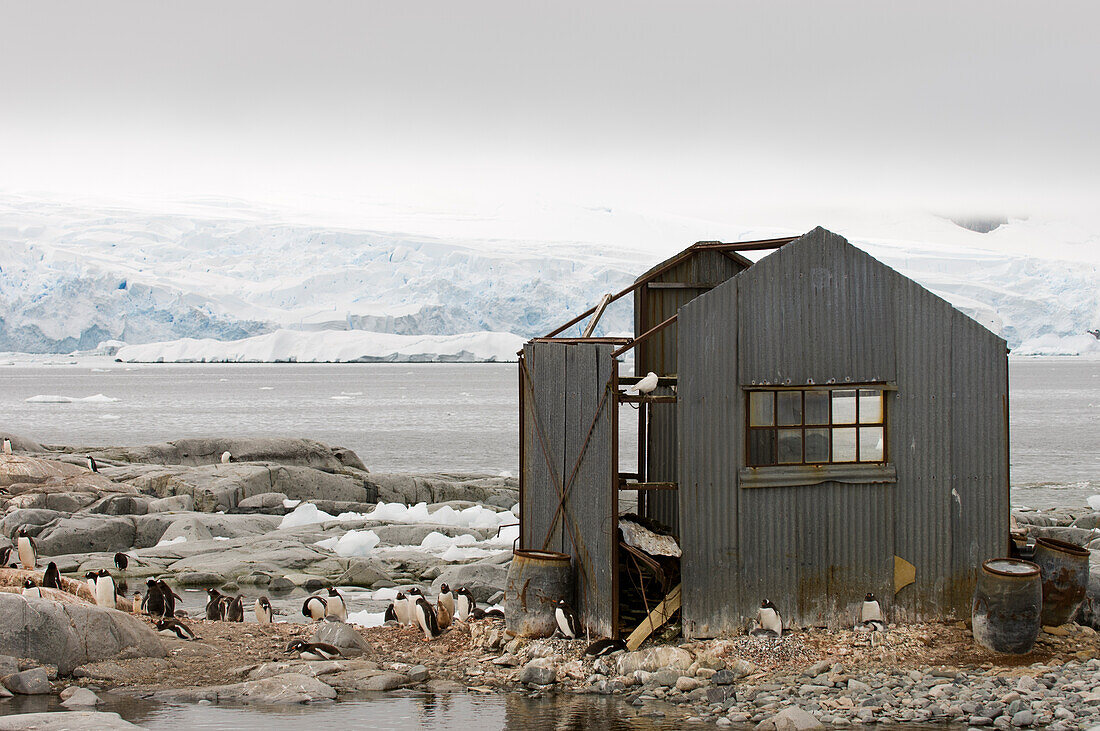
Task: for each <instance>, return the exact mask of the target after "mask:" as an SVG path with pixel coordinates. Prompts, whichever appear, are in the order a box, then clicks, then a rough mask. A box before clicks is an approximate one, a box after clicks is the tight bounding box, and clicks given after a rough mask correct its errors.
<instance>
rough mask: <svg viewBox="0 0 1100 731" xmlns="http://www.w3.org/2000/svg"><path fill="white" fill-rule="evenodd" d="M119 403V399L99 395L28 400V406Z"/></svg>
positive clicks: (32, 397)
mask: <svg viewBox="0 0 1100 731" xmlns="http://www.w3.org/2000/svg"><path fill="white" fill-rule="evenodd" d="M115 401H118V399H117V398H113V397H111V396H104V395H103V394H101V393H97V394H96V395H95V396H85V397H83V398H81V397H79V396H57V395H55V394H39V395H37V396H31V397H30V398H28V399H26V403H28V404H109V403H114V402H115Z"/></svg>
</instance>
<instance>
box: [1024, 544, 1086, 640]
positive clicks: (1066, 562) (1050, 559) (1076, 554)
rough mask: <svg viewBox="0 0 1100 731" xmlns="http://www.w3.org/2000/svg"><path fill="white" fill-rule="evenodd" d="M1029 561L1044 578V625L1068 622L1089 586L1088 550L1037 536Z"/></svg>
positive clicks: (1075, 613) (1078, 607)
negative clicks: (1037, 567)
mask: <svg viewBox="0 0 1100 731" xmlns="http://www.w3.org/2000/svg"><path fill="white" fill-rule="evenodd" d="M1032 560H1033V561H1034V562H1035V563H1037V564H1038V565H1039V571H1040V572H1041V574H1042V577H1043V618H1042V622H1043V624H1044V625H1047V626H1053V627H1056V626H1058V625H1060V624H1065V623H1066V622H1069V621H1071V620H1072V619H1073V618H1074V617H1076V616H1077V610H1078V609H1080V607H1081V602H1083V601H1085V592H1086V591H1087V590H1088V586H1089V551H1088V549H1087V548H1081V547H1080V546H1078V545H1076V544H1073V543H1067V542H1066V541H1059V540H1057V539H1056V538H1040V539H1039V540H1037V541H1036V542H1035V558H1033V559H1032Z"/></svg>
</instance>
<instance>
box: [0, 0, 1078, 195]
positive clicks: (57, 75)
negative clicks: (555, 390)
mask: <svg viewBox="0 0 1100 731" xmlns="http://www.w3.org/2000/svg"><path fill="white" fill-rule="evenodd" d="M1098 8H1100V6H1097V5H1095V4H1094V3H1048V2H1043V3H1038V2H1036V3H1016V2H971V3H958V2H951V3H929V2H922V3H904V4H903V3H884V2H866V3H857V2H832V3H825V2H814V3H808V2H807V3H791V2H767V3H764V2H761V3H752V4H749V3H684V2H675V3H671V2H669V3H653V2H615V3H610V2H608V3H561V2H553V3H549V2H548V3H533V2H473V3H470V2H440V3H435V2H385V3H382V2H298V3H288V2H269V1H266V0H265V1H264V2H194V1H188V2H175V3H168V2H148V1H147V0H143V1H142V2H132V3H119V2H94V3H91V2H72V3H52V2H3V3H2V4H0V100H2V101H0V104H2V107H0V189H6V190H58V191H92V192H104V193H126V192H154V193H172V194H175V193H199V192H201V193H217V194H234V195H242V196H246V197H257V198H263V197H265V196H267V195H276V194H280V193H287V192H291V193H292V192H294V191H296V190H298V191H306V190H308V191H311V192H318V193H338V194H342V195H358V194H371V193H375V192H379V191H386V192H390V193H392V192H393V191H405V192H406V194H408V195H422V194H423V195H431V194H432V192H435V193H438V194H440V195H443V196H446V195H448V194H449V193H450V192H453V191H456V190H465V191H473V192H474V193H476V194H480V195H494V194H497V193H498V192H499V193H500V194H502V195H503V194H508V195H517V196H522V195H528V194H531V193H535V192H538V193H542V194H546V195H563V196H569V197H572V198H577V199H583V200H590V201H592V202H594V203H602V202H607V203H616V204H633V205H637V206H639V207H646V206H662V207H663V209H664V210H668V211H674V212H684V213H691V214H703V215H705V214H707V213H708V212H712V211H714V210H717V209H722V208H723V207H728V206H730V205H734V206H736V205H745V206H748V205H753V204H759V203H773V204H780V203H783V202H785V201H787V200H791V201H795V202H798V203H800V204H810V203H812V204H832V203H846V204H853V203H854V204H857V205H862V204H885V203H902V204H912V205H920V206H939V207H942V208H958V209H960V210H993V209H1001V210H1003V209H1014V210H1017V209H1022V210H1026V209H1032V208H1036V207H1043V206H1049V205H1055V204H1061V205H1067V206H1075V207H1078V208H1079V207H1081V206H1084V205H1089V204H1090V203H1091V202H1092V201H1094V200H1095V199H1096V197H1097V194H1098V193H1100V182H1098V181H1100V177H1098V174H1097V170H1098V169H1100V142H1098V141H1097V133H1096V128H1097V121H1098V117H1100V114H1098V113H1100V93H1098V91H1100V78H1098V76H1100V54H1098V53H1097V44H1096V40H1095V29H1096V27H1097V25H1098V21H1100V10H1098ZM426 191H427V192H426ZM733 201H736V202H737V203H732V202H733Z"/></svg>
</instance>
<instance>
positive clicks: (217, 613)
mask: <svg viewBox="0 0 1100 731" xmlns="http://www.w3.org/2000/svg"><path fill="white" fill-rule="evenodd" d="M228 598H229V597H227V596H225V595H224V594H222V593H221V592H220V591H218V590H217V589H207V590H206V618H207V619H221V618H222V615H223V614H225V610H224V609H222V601H224V600H226V599H228Z"/></svg>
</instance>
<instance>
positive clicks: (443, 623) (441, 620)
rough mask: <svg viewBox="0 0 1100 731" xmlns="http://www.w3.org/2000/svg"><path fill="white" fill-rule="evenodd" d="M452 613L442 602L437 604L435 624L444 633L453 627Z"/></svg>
mask: <svg viewBox="0 0 1100 731" xmlns="http://www.w3.org/2000/svg"><path fill="white" fill-rule="evenodd" d="M451 616H452V615H451V612H450V610H449V609H447V605H446V604H444V603H443V602H442V601H438V602H436V603H435V624H436V626H437V627H439V629H440V631H443V630H445V629H447V628H448V627H450V626H451Z"/></svg>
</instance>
